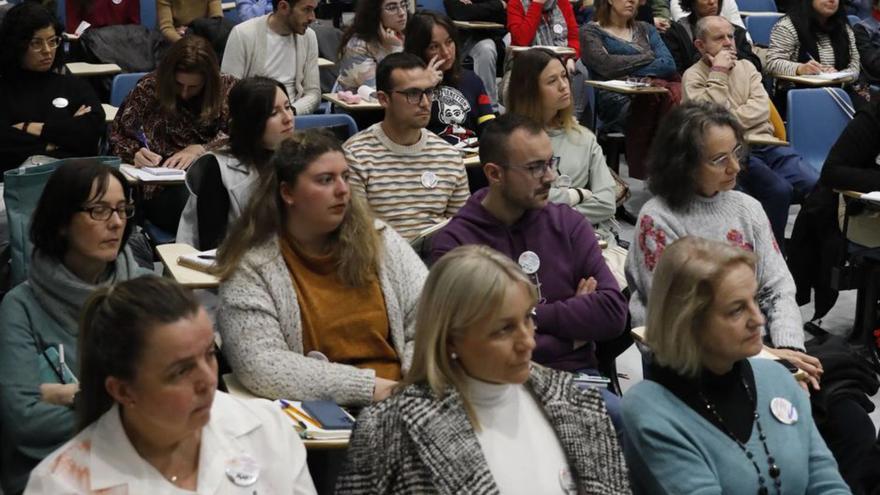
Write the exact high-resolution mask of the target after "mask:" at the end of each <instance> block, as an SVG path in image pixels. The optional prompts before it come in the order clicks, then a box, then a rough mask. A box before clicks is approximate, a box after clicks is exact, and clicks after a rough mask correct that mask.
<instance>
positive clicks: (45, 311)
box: [0, 159, 147, 495]
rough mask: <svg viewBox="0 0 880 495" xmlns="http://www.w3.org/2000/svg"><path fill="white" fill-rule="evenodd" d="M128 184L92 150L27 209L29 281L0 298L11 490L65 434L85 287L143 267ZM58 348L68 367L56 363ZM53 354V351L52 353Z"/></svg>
mask: <svg viewBox="0 0 880 495" xmlns="http://www.w3.org/2000/svg"><path fill="white" fill-rule="evenodd" d="M133 214H134V205H133V203H132V202H131V190H130V189H129V187H128V183H127V182H126V180H125V178H124V176H123V175H122V174H121V173H120V172H119V171H118V170H116V169H113V168H111V167H108V166H106V165H103V164H101V163H99V162H97V161H95V160H92V159H81V160H74V161H71V162H69V163H66V164H64V165H62V166H60V167H59V168H58V170H56V171H55V172H54V173H53V174H52V177H51V178H50V179H49V181H48V183H47V184H46V188H45V189H44V190H43V195H42V196H41V197H40V201H39V203H38V205H37V208H36V210H35V211H34V215H33V217H32V225H31V241H32V242H33V245H34V253H33V257H32V259H31V263H30V266H29V267H28V272H29V273H28V280H27V281H26V282H24V283H22V284H21V285H18V286H17V287H15V288H14V289H12V291H10V292H9V293H8V294H7V295H6V297H4V298H3V303H2V304H0V328H2V329H3V331H2V332H0V428H2V430H0V438H2V442H0V456H2V457H0V459H2V464H0V485H2V489H3V492H4V493H6V494H7V495H11V494H17V493H20V492H21V491H22V490H23V489H24V487H25V484H26V483H27V478H28V474H29V473H30V470H31V469H32V468H33V467H34V466H36V465H37V463H39V462H40V460H41V459H42V458H43V457H45V456H47V455H48V454H49V453H51V452H52V451H53V450H55V449H56V448H57V447H58V446H60V445H61V444H63V443H64V442H65V441H67V440H69V439H70V437H72V436H73V434H74V422H75V421H74V412H73V400H74V396H75V395H76V392H77V391H78V390H79V385H78V384H77V383H76V382H75V379H74V378H73V377H71V374H72V375H74V376H75V375H76V374H77V373H78V371H79V367H78V363H77V346H76V341H77V335H78V333H79V328H78V321H79V312H80V309H81V308H82V306H83V304H84V303H85V300H86V298H87V297H88V296H89V294H91V292H92V290H94V289H95V288H97V287H99V286H104V285H109V284H113V283H115V282H118V281H122V280H128V279H130V278H134V277H136V276H139V275H143V274H145V273H147V272H146V271H145V270H143V269H141V268H140V267H138V266H137V264H136V263H135V261H134V257H133V256H132V254H131V251H130V250H129V249H128V248H127V247H125V241H126V240H127V239H128V236H129V234H130V233H131V228H132V224H129V223H128V219H129V218H131V216H132V215H133ZM62 348H63V354H64V362H65V364H66V366H67V367H68V368H69V372H66V371H62V370H60V369H59V368H60V364H61V363H60V360H61V358H60V355H61V354H62V352H61V350H62ZM56 353H57V354H56Z"/></svg>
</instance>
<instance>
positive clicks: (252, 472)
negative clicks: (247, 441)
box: [226, 454, 260, 486]
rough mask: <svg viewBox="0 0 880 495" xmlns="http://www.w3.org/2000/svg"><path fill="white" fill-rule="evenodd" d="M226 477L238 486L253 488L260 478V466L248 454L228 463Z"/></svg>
mask: <svg viewBox="0 0 880 495" xmlns="http://www.w3.org/2000/svg"><path fill="white" fill-rule="evenodd" d="M226 477H227V478H229V481H231V482H233V483H235V485H236V486H251V485H253V484H254V483H256V482H257V480H258V479H259V478H260V465H259V464H257V460H256V459H254V458H253V457H251V456H250V455H248V454H241V455H239V456H236V457H233V458H232V459H229V460H228V461H226Z"/></svg>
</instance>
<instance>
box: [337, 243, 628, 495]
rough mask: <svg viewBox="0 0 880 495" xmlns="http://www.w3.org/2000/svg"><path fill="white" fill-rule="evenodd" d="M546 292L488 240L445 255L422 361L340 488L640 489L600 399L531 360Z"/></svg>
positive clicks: (360, 423) (381, 409) (375, 414)
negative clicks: (541, 293)
mask: <svg viewBox="0 0 880 495" xmlns="http://www.w3.org/2000/svg"><path fill="white" fill-rule="evenodd" d="M538 298H539V295H538V289H537V287H535V285H534V284H532V283H531V282H530V281H529V278H528V277H527V276H526V275H525V274H524V273H523V272H522V270H521V269H520V268H519V266H517V265H516V263H514V262H513V261H512V260H511V259H510V258H508V257H507V256H505V255H503V254H501V253H499V252H497V251H494V250H492V249H490V248H488V247H486V246H479V245H470V246H462V247H459V248H456V249H454V250H452V251H450V252H449V253H448V254H446V255H445V256H443V257H442V258H441V259H440V260H439V261H438V262H437V264H435V265H434V266H433V268H432V269H431V274H430V275H429V276H428V281H427V282H426V284H425V290H424V292H423V293H422V297H421V300H420V301H419V309H418V316H417V323H416V344H415V351H414V355H413V366H412V368H411V369H410V371H409V373H407V375H406V379H405V380H404V382H403V383H402V384H401V386H400V387H398V388H397V389H396V390H395V392H394V395H392V396H391V398H389V399H388V400H386V401H384V402H382V403H380V404H376V405H374V406H371V407H368V408H366V409H364V410H363V412H361V414H360V416H359V417H358V420H357V423H356V425H355V429H354V432H353V433H352V437H351V443H350V445H349V449H348V460H347V462H346V465H345V467H344V468H343V472H342V474H341V475H340V477H339V479H338V480H337V484H336V490H337V492H339V493H352V494H357V493H365V494H366V493H370V494H373V493H410V492H412V493H465V492H467V493H541V494H545V493H596V494H598V493H602V494H623V493H630V489H629V482H628V481H627V476H626V471H627V470H626V466H625V465H624V461H623V455H622V453H621V449H620V446H619V444H618V442H617V439H616V438H615V434H614V430H613V428H612V426H611V420H610V419H609V417H608V413H607V412H606V410H605V406H604V404H603V401H602V398H601V396H600V394H599V393H598V392H597V391H596V390H595V389H593V388H591V387H587V388H586V389H580V388H578V387H577V386H576V385H575V384H574V382H573V380H572V378H573V375H571V374H569V373H565V372H561V371H556V370H551V369H549V368H544V367H542V366H539V365H537V364H535V363H532V362H531V357H532V350H533V349H534V348H535V321H534V314H535V305H536V304H537V302H538ZM536 452H540V455H537V456H536V455H535V453H536ZM378 453H381V454H380V455H377V454H378ZM377 487H381V488H378V489H377Z"/></svg>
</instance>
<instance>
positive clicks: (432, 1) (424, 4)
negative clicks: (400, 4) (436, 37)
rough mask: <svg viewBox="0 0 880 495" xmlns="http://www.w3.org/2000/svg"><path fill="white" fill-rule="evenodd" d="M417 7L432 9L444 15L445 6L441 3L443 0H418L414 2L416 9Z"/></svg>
mask: <svg viewBox="0 0 880 495" xmlns="http://www.w3.org/2000/svg"><path fill="white" fill-rule="evenodd" d="M418 9H422V10H433V11H434V12H440V13H441V14H443V15H446V6H445V5H443V0H418V1H417V2H416V10H418Z"/></svg>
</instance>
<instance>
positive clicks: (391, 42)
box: [379, 25, 403, 49]
mask: <svg viewBox="0 0 880 495" xmlns="http://www.w3.org/2000/svg"><path fill="white" fill-rule="evenodd" d="M379 41H380V42H382V45H384V46H385V47H386V48H388V49H391V48H394V47H395V46H397V45H402V44H403V41H401V40H400V37H399V36H397V33H396V32H395V31H394V30H393V29H390V28H386V27H385V26H381V25H380V26H379Z"/></svg>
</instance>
